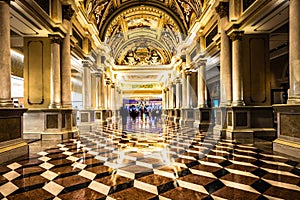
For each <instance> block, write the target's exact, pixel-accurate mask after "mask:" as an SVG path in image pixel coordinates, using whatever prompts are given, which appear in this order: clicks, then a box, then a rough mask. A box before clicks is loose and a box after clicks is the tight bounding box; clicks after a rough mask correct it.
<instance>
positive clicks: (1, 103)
mask: <svg viewBox="0 0 300 200" xmlns="http://www.w3.org/2000/svg"><path fill="white" fill-rule="evenodd" d="M13 107H14V104H13V102H12V100H0V108H13Z"/></svg>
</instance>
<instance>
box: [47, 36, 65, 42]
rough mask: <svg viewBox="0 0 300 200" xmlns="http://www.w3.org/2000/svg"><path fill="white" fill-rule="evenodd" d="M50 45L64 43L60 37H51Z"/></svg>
mask: <svg viewBox="0 0 300 200" xmlns="http://www.w3.org/2000/svg"><path fill="white" fill-rule="evenodd" d="M49 38H50V43H51V44H53V43H56V44H60V43H61V42H62V38H61V37H60V36H59V35H49Z"/></svg>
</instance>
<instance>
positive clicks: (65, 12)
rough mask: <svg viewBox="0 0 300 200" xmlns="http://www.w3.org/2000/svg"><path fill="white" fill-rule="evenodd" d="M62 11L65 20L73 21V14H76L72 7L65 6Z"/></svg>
mask: <svg viewBox="0 0 300 200" xmlns="http://www.w3.org/2000/svg"><path fill="white" fill-rule="evenodd" d="M62 11H63V19H66V20H68V21H70V20H71V18H72V16H73V14H74V12H75V11H74V10H73V8H72V6H71V5H63V7H62Z"/></svg>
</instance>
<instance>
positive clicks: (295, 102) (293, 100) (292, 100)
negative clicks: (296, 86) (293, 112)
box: [287, 97, 300, 105]
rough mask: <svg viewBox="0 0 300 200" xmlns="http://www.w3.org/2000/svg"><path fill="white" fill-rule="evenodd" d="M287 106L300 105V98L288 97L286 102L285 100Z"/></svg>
mask: <svg viewBox="0 0 300 200" xmlns="http://www.w3.org/2000/svg"><path fill="white" fill-rule="evenodd" d="M287 104H290V105H300V98H297V97H294V98H293V97H290V98H289V99H288V100H287Z"/></svg>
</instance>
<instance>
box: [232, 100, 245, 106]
mask: <svg viewBox="0 0 300 200" xmlns="http://www.w3.org/2000/svg"><path fill="white" fill-rule="evenodd" d="M244 105H245V102H244V101H243V100H237V101H232V103H231V106H244Z"/></svg>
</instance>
